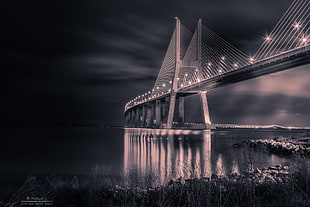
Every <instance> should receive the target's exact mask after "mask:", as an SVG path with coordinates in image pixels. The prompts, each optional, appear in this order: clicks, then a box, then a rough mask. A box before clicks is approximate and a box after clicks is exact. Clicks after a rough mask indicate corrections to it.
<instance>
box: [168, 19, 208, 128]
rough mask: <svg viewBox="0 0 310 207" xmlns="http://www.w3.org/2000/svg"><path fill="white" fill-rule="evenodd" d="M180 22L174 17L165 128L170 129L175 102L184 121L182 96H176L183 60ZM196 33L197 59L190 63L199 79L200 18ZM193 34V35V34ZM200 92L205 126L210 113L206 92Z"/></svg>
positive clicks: (180, 118)
mask: <svg viewBox="0 0 310 207" xmlns="http://www.w3.org/2000/svg"><path fill="white" fill-rule="evenodd" d="M180 25H181V23H180V20H179V19H178V18H177V17H176V29H175V35H176V36H175V71H174V77H173V81H172V87H171V93H170V103H169V112H168V118H167V125H166V128H168V129H171V128H172V127H173V118H174V114H175V108H176V104H179V107H178V109H179V110H178V112H177V113H178V117H179V120H181V121H184V97H181V96H177V95H178V91H177V90H178V80H179V78H178V77H179V73H180V69H181V67H183V61H182V59H181V29H180V28H181V26H180ZM195 34H196V35H197V37H196V41H197V42H196V45H197V48H196V49H197V51H195V52H196V57H197V60H195V61H194V64H192V65H190V66H191V67H193V68H196V71H197V73H198V74H197V75H198V78H199V79H200V80H202V79H203V77H202V75H201V73H200V71H201V65H202V22H201V19H199V20H198V24H197V32H196V33H195ZM195 34H194V35H195ZM199 94H200V100H201V105H202V111H203V118H204V124H205V126H206V127H208V125H210V124H211V119H210V113H209V107H208V101H207V92H206V91H202V92H200V93H199Z"/></svg>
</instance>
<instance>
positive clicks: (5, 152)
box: [0, 127, 299, 184]
mask: <svg viewBox="0 0 310 207" xmlns="http://www.w3.org/2000/svg"><path fill="white" fill-rule="evenodd" d="M0 135H1V138H2V139H1V140H2V143H1V145H0V155H1V156H0V166H1V167H0V176H1V178H0V182H1V184H4V183H7V184H13V183H21V182H23V181H24V179H25V178H26V177H27V176H29V175H51V174H56V175H83V174H85V173H89V172H91V169H92V167H93V166H95V165H99V166H103V167H104V168H107V169H108V174H110V175H112V176H119V175H122V174H124V173H125V174H126V173H128V172H129V170H130V169H132V168H135V169H136V170H138V173H139V175H141V176H142V175H143V174H145V172H146V171H147V170H149V169H152V170H153V171H154V172H155V173H156V174H157V175H158V176H159V177H161V178H162V180H165V179H168V178H177V177H180V176H182V177H189V176H193V175H195V176H198V177H199V176H209V175H210V174H211V173H215V174H218V175H221V174H226V173H229V172H238V171H240V170H242V169H243V168H244V167H245V166H246V164H247V163H248V162H251V163H253V165H254V166H255V167H259V168H262V167H265V166H270V165H275V164H283V163H285V162H286V161H287V158H283V157H279V156H276V155H273V154H268V153H266V152H258V151H253V150H248V149H247V148H238V147H234V146H233V144H237V143H241V142H242V141H243V140H248V139H257V138H274V137H277V136H286V137H287V136H298V135H299V134H298V133H295V134H294V133H288V132H284V131H282V132H281V131H258V130H256V131H255V130H254V131H253V130H233V131H229V130H226V131H216V132H210V131H190V130H158V129H156V130H154V129H126V130H124V129H112V128H108V129H107V128H92V127H89V128H87V127H80V128H78V127H67V128H65V127H63V128H61V127H59V128H55V127H46V128H31V127H30V128H2V129H1V131H0Z"/></svg>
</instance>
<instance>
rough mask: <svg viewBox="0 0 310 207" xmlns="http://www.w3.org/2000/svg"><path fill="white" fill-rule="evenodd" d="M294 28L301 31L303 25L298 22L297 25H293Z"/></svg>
mask: <svg viewBox="0 0 310 207" xmlns="http://www.w3.org/2000/svg"><path fill="white" fill-rule="evenodd" d="M293 27H294V28H295V29H299V28H300V27H301V24H300V23H299V22H296V23H295V24H293Z"/></svg>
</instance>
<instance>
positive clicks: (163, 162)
mask: <svg viewBox="0 0 310 207" xmlns="http://www.w3.org/2000/svg"><path fill="white" fill-rule="evenodd" d="M259 136H261V135H259ZM248 138H249V137H248V136H245V137H242V136H241V135H236V134H235V135H232V134H226V133H224V132H212V133H211V131H210V130H204V131H203V130H171V129H142V128H140V129H125V133H124V172H125V175H126V174H128V173H129V172H130V170H132V169H134V170H136V172H137V173H138V176H139V177H143V176H145V175H146V173H148V172H149V171H150V170H151V171H152V172H153V173H155V174H156V175H157V176H158V177H159V178H160V179H161V181H162V182H163V181H167V180H169V179H172V178H179V177H182V178H184V179H186V178H191V177H198V178H199V177H210V176H211V174H212V173H214V174H216V175H218V176H223V175H225V174H228V173H240V171H241V170H244V169H245V168H247V167H248V165H249V164H251V165H252V166H253V167H259V168H261V167H266V166H269V165H273V164H283V163H284V162H285V161H286V159H284V158H280V157H277V156H275V155H268V154H265V153H263V152H257V151H251V150H248V149H247V148H238V146H235V147H234V146H233V144H234V143H236V142H241V141H242V140H245V139H248ZM253 138H255V137H253ZM257 138H258V137H257Z"/></svg>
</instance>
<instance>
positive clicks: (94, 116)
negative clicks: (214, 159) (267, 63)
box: [0, 0, 310, 126]
mask: <svg viewBox="0 0 310 207" xmlns="http://www.w3.org/2000/svg"><path fill="white" fill-rule="evenodd" d="M290 3H291V0H273V1H270V0H247V1H245V0H217V1H215V0H191V1H189V0H179V1H176V0H169V1H168V0H157V1H142V0H131V1H120V0H113V1H112V0H105V1H100V0H91V1H50V0H46V1H21V2H18V3H17V2H6V3H4V5H2V6H1V10H2V11H1V15H2V18H1V20H0V21H1V27H2V28H1V31H2V32H1V33H2V34H1V36H2V38H1V48H0V53H1V57H2V61H1V76H0V79H1V80H0V82H1V85H2V86H1V89H2V92H1V94H2V98H1V103H0V114H1V118H0V123H1V124H14V123H24V124H25V123H26V124H42V123H72V122H91V123H95V122H100V123H103V124H106V125H122V124H124V117H123V107H124V105H125V104H126V102H127V101H129V100H131V99H132V98H133V97H135V96H137V95H138V94H141V93H144V92H147V91H149V90H150V89H151V88H152V87H153V84H154V83H155V80H156V76H157V74H158V72H159V68H160V66H161V63H162V60H163V58H164V55H165V51H166V49H167V47H168V44H169V41H170V37H171V35H172V33H173V30H174V26H175V19H174V17H175V16H178V17H179V18H180V20H181V22H182V24H184V25H185V26H187V27H188V28H189V29H190V30H192V31H193V30H194V29H195V25H196V23H197V20H198V18H202V20H203V23H204V24H205V25H206V26H208V27H209V28H211V29H212V30H213V31H214V32H216V33H217V34H218V35H220V36H221V37H223V38H224V39H225V40H227V41H228V42H230V43H232V44H233V45H235V46H237V47H238V48H239V49H241V50H243V51H244V52H246V53H247V54H249V55H251V54H254V53H255V51H256V49H257V48H258V47H259V46H260V44H261V43H262V41H263V37H264V36H265V35H266V34H268V32H270V31H271V30H272V28H273V27H274V25H275V24H276V23H277V21H278V20H279V19H280V17H281V16H282V14H283V13H284V12H285V10H286V9H287V8H288V6H289V4H290ZM309 75H310V73H309V66H306V67H303V68H297V69H292V70H288V71H284V72H281V73H276V74H272V75H268V76H264V77H260V78H256V79H253V80H248V81H244V82H240V83H237V84H234V85H231V86H225V87H221V88H218V89H216V90H214V91H211V92H210V93H209V94H208V101H209V107H210V113H211V119H212V121H213V122H214V123H240V124H282V125H294V126H309V125H310V116H309V115H310V111H309V109H308V107H307V106H308V105H309V103H310V93H309V91H310V81H308V80H309V77H310V76H309ZM187 107H189V106H187ZM199 110H200V109H199V107H196V109H195V111H196V114H197V113H199V112H198V111H199ZM195 116H196V115H195V113H194V112H193V113H192V114H188V115H187V117H188V118H193V117H195Z"/></svg>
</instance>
